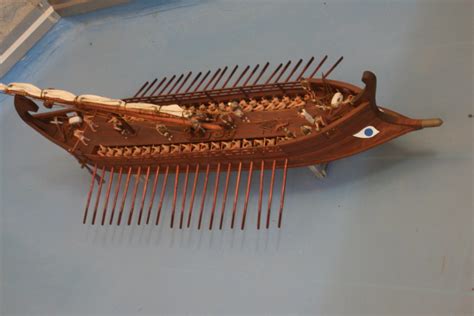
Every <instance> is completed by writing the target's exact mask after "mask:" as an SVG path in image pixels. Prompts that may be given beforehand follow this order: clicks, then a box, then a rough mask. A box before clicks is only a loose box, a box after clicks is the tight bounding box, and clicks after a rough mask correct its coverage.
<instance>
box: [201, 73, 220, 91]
mask: <svg viewBox="0 0 474 316" xmlns="http://www.w3.org/2000/svg"><path fill="white" fill-rule="evenodd" d="M220 72H221V69H220V68H219V69H217V71H216V72H215V73H214V74H213V75H212V77H211V79H209V81H208V83H207V84H206V85H205V86H204V89H202V90H203V91H206V90H207V88H209V86H210V85H211V83H212V82H213V81H214V79H216V77H217V76H218V75H219V73H220ZM214 86H215V85H214ZM214 86H213V87H212V89H214Z"/></svg>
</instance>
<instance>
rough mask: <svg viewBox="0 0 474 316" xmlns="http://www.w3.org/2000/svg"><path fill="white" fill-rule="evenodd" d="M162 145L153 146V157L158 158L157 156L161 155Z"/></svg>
mask: <svg viewBox="0 0 474 316" xmlns="http://www.w3.org/2000/svg"><path fill="white" fill-rule="evenodd" d="M160 149H161V147H160V145H153V146H151V155H152V156H156V155H159V154H160Z"/></svg>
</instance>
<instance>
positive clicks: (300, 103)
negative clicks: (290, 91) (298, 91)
mask: <svg viewBox="0 0 474 316" xmlns="http://www.w3.org/2000/svg"><path fill="white" fill-rule="evenodd" d="M294 102H295V106H304V105H305V104H306V103H305V102H304V101H303V99H302V98H301V97H300V96H299V95H297V96H296V97H295V100H294Z"/></svg>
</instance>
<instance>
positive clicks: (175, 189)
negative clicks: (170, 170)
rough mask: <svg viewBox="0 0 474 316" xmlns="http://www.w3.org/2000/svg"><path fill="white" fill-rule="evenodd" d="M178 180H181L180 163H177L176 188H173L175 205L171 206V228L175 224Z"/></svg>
mask: <svg viewBox="0 0 474 316" xmlns="http://www.w3.org/2000/svg"><path fill="white" fill-rule="evenodd" d="M178 182H179V165H176V170H175V176H174V189H173V205H172V206H171V222H170V227H171V228H173V225H174V214H175V211H176V199H177V198H178Z"/></svg>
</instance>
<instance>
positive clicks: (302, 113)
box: [298, 109, 314, 124]
mask: <svg viewBox="0 0 474 316" xmlns="http://www.w3.org/2000/svg"><path fill="white" fill-rule="evenodd" d="M298 114H299V115H300V116H301V117H303V118H305V119H306V120H307V121H308V122H309V123H310V124H314V118H313V117H312V116H311V114H309V113H308V112H307V111H306V110H305V109H301V110H299V111H298Z"/></svg>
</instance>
